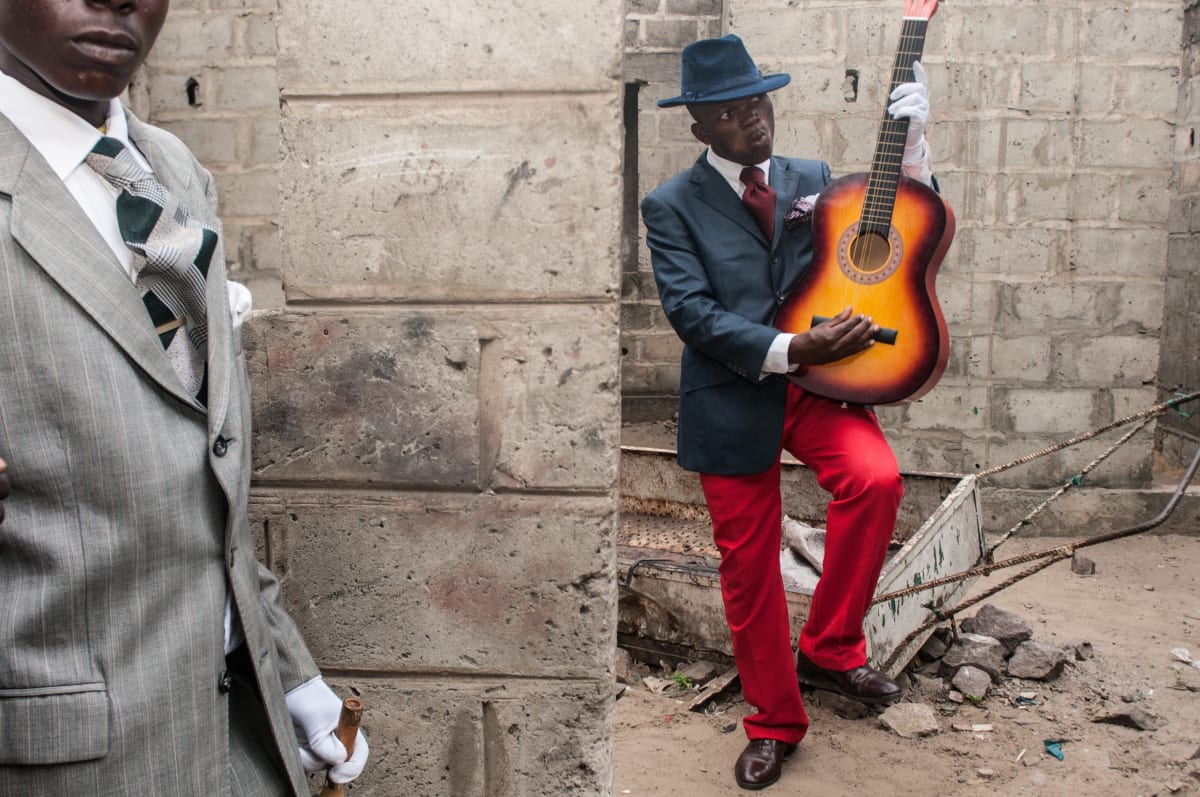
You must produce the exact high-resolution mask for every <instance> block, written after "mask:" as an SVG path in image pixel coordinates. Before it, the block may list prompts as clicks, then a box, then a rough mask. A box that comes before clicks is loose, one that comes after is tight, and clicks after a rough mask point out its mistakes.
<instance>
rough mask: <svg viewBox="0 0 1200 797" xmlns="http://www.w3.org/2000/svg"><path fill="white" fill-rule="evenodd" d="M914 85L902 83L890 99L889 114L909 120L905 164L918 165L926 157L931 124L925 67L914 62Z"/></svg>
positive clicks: (895, 117)
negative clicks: (926, 128) (926, 137)
mask: <svg viewBox="0 0 1200 797" xmlns="http://www.w3.org/2000/svg"><path fill="white" fill-rule="evenodd" d="M913 77H914V78H916V80H914V82H912V83H901V84H900V85H899V86H897V87H896V88H895V90H894V91H892V93H891V95H889V97H888V99H889V100H891V105H889V106H888V113H889V114H890V115H891V117H892V118H893V119H903V118H905V117H907V118H908V138H907V139H905V142H904V161H903V162H904V163H916V162H917V161H918V160H920V159H921V158H922V157H923V156H924V155H925V127H926V126H927V125H928V124H929V83H928V81H927V80H926V79H925V67H923V66H921V62H920V61H913Z"/></svg>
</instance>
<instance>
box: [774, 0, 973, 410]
mask: <svg viewBox="0 0 1200 797" xmlns="http://www.w3.org/2000/svg"><path fill="white" fill-rule="evenodd" d="M936 8H937V3H936V2H935V0H907V2H906V4H905V17H904V27H903V30H902V32H901V37H900V48H899V51H898V52H897V55H896V64H895V67H894V68H893V70H892V85H891V87H890V88H889V90H888V94H889V95H890V94H891V90H892V89H894V88H895V87H896V86H897V85H899V84H900V83H902V82H906V81H911V80H912V79H913V70H912V64H913V62H914V61H916V60H917V59H918V58H919V57H920V54H921V50H922V46H923V43H924V37H925V29H926V27H927V26H928V22H929V19H930V17H932V16H933V12H934V11H935V10H936ZM907 133H908V119H906V118H902V119H893V118H891V117H890V116H889V115H888V114H887V113H886V111H885V113H884V120H883V124H882V125H881V128H880V133H879V140H878V142H877V143H876V148H875V157H874V160H873V162H872V164H871V171H870V173H868V174H855V175H850V176H848V177H843V178H841V179H840V180H835V181H834V182H832V183H830V184H829V185H828V186H826V187H825V190H824V191H822V192H821V195H820V196H819V197H818V198H817V202H816V206H815V207H814V209H813V217H812V225H813V260H812V264H811V265H810V266H809V267H808V269H806V270H805V272H804V274H803V275H801V277H800V279H799V281H798V282H797V283H796V286H795V287H794V288H793V289H792V292H791V294H789V296H788V298H787V300H786V301H785V302H784V304H783V305H782V306H781V307H780V309H779V313H778V314H777V315H776V318H775V326H776V327H777V328H779V329H780V330H782V331H785V332H794V333H802V332H806V331H808V330H809V329H811V328H812V327H813V326H814V325H816V324H819V323H822V322H823V321H825V320H827V319H829V318H832V317H834V316H836V315H837V314H838V313H840V312H841V311H842V310H843V309H845V308H847V307H849V308H852V309H853V312H854V313H855V314H860V315H866V316H869V317H870V318H871V319H872V320H873V321H874V322H875V323H876V324H878V325H879V327H880V331H879V333H878V334H877V335H876V337H875V344H874V345H873V346H871V347H869V348H867V349H865V350H864V351H861V352H859V353H858V354H855V355H852V356H850V357H847V358H845V359H842V360H838V361H836V362H832V363H827V364H824V365H810V366H802V367H801V368H800V369H799V370H797V371H796V372H794V373H793V374H792V375H791V377H790V378H791V379H792V381H794V382H796V383H797V384H798V385H800V386H801V387H803V388H804V389H805V390H808V391H810V392H812V393H816V394H818V395H821V396H826V397H827V398H832V399H837V400H839V401H851V402H855V403H858V404H900V403H904V402H906V401H912V400H914V399H917V398H919V397H920V396H922V395H924V394H925V393H926V392H928V391H929V390H930V389H931V388H932V387H933V386H934V384H935V383H936V382H937V381H938V379H939V378H941V376H942V372H943V371H945V369H946V362H947V360H948V359H949V356H950V336H949V334H948V333H947V331H946V321H945V319H944V318H943V317H942V310H941V307H940V306H939V305H938V300H937V292H936V290H935V285H934V282H935V279H936V277H937V271H938V267H939V266H940V265H941V262H942V258H943V257H944V256H945V254H946V250H947V249H948V248H949V247H950V242H951V241H952V240H953V238H954V213H953V211H952V210H951V209H950V206H949V205H948V204H946V202H945V201H944V200H943V199H942V198H941V196H939V195H938V193H937V192H936V191H934V190H933V189H932V188H930V187H929V186H927V185H925V184H924V183H921V182H919V181H917V180H911V179H909V178H907V177H905V176H903V175H902V174H901V166H902V159H903V154H904V146H905V141H906V138H907Z"/></svg>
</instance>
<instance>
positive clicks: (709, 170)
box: [691, 155, 778, 247]
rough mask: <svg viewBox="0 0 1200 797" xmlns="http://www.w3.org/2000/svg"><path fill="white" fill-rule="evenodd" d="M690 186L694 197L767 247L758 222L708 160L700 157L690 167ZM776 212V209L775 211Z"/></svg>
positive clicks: (765, 238) (702, 156)
mask: <svg viewBox="0 0 1200 797" xmlns="http://www.w3.org/2000/svg"><path fill="white" fill-rule="evenodd" d="M691 180H692V184H693V185H695V186H696V197H697V198H698V199H699V200H700V201H701V202H703V203H704V204H706V205H708V206H709V207H711V208H712V209H713V210H715V211H717V212H718V213H720V214H721V215H722V216H726V217H728V218H729V219H730V220H731V221H732V222H734V223H735V224H737V225H738V226H739V227H741V228H742V229H744V230H745V231H746V232H748V233H750V234H751V235H753V236H754V238H755V240H757V241H758V242H759V243H761V244H762V245H763V246H764V247H765V246H767V245H768V242H767V236H765V235H763V231H762V230H761V229H760V228H759V226H758V222H757V221H755V220H754V217H753V216H751V215H750V211H749V210H747V209H746V206H745V205H743V204H742V200H741V198H740V197H738V195H737V194H736V193H734V192H733V191H732V190H731V189H730V188H729V183H727V182H725V178H724V177H722V176H721V173H720V172H718V171H717V170H716V169H714V168H713V167H712V165H711V164H709V162H708V159H707V158H706V157H705V156H704V155H701V156H700V158H699V160H697V161H696V165H695V166H693V167H692V177H691ZM777 210H778V209H777Z"/></svg>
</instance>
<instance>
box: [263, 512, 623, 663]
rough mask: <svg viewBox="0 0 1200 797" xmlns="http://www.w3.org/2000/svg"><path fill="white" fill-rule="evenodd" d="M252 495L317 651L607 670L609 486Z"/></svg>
mask: <svg viewBox="0 0 1200 797" xmlns="http://www.w3.org/2000/svg"><path fill="white" fill-rule="evenodd" d="M252 504H253V508H252V510H251V514H252V517H253V522H254V523H255V524H257V525H258V526H259V527H265V528H267V529H268V530H269V535H270V536H269V538H268V539H269V548H270V551H271V566H272V568H273V569H274V570H275V571H276V572H277V573H279V574H280V578H281V583H282V585H283V594H284V597H285V600H286V602H287V605H288V611H289V613H290V614H291V616H292V617H293V618H294V619H295V620H296V622H297V623H298V624H299V625H300V627H301V629H302V631H303V632H304V637H305V640H306V641H307V642H308V645H309V646H310V648H311V649H312V651H313V654H314V655H315V657H316V658H317V659H318V660H319V661H321V662H326V663H328V664H329V665H332V666H335V667H337V668H339V669H350V670H360V671H361V670H366V671H373V672H377V673H380V674H411V675H420V674H435V675H436V674H455V675H474V676H483V675H489V674H496V675H499V674H506V673H520V674H522V675H523V676H526V677H535V678H560V679H575V678H593V677H600V676H602V675H603V674H605V673H607V672H608V671H609V668H610V666H611V659H612V646H613V644H614V641H615V636H616V627H615V614H614V613H613V612H612V609H613V607H614V605H615V602H616V573H615V569H614V568H615V554H614V547H613V546H614V543H615V539H616V526H615V524H616V518H617V506H616V499H615V497H604V498H588V497H567V496H562V495H558V496H554V495H512V494H510V495H492V494H487V493H476V494H463V493H398V492H393V493H389V494H386V495H381V494H379V493H364V494H355V493H330V492H328V491H327V490H316V491H313V492H311V493H305V492H298V491H296V490H288V491H286V492H273V491H270V490H259V491H257V492H256V496H255V498H254V500H253V502H252ZM263 524H265V526H264V525H263Z"/></svg>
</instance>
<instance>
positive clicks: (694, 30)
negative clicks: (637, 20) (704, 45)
mask: <svg viewBox="0 0 1200 797" xmlns="http://www.w3.org/2000/svg"><path fill="white" fill-rule="evenodd" d="M699 38H700V29H699V26H698V23H697V21H696V20H694V19H643V20H642V21H641V43H642V45H643V46H645V47H649V48H666V49H673V50H674V49H683V47H685V46H686V45H688V44H690V43H691V42H694V41H696V40H697V39H699Z"/></svg>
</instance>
